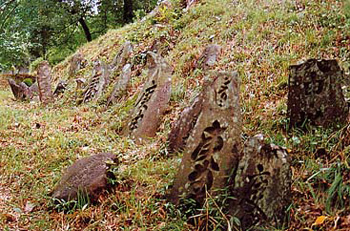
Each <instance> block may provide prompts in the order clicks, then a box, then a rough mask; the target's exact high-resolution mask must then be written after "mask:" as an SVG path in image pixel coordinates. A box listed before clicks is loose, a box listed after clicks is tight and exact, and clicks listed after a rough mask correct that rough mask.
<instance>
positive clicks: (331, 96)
mask: <svg viewBox="0 0 350 231" xmlns="http://www.w3.org/2000/svg"><path fill="white" fill-rule="evenodd" d="M342 77H343V71H342V70H341V69H340V67H339V65H338V63H337V61H336V60H316V59H310V60H307V61H306V62H304V63H303V64H300V65H292V66H290V74H289V93H288V116H289V118H290V125H291V126H300V125H302V124H304V123H305V122H306V121H309V122H310V123H311V124H313V125H317V126H326V127H327V126H330V125H334V124H335V123H344V122H345V121H346V118H347V116H348V113H349V109H348V106H347V104H346V102H345V99H344V96H343V93H342V89H341V85H340V81H341V80H342Z"/></svg>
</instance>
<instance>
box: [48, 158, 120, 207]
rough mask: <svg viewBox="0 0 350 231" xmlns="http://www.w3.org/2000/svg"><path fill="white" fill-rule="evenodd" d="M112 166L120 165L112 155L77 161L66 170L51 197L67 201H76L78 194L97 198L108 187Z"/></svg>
mask: <svg viewBox="0 0 350 231" xmlns="http://www.w3.org/2000/svg"><path fill="white" fill-rule="evenodd" d="M112 164H118V161H117V158H116V156H115V155H114V154H112V153H99V154H96V155H93V156H90V157H86V158H82V159H80V160H78V161H76V162H75V163H74V164H73V165H71V166H70V167H68V168H67V169H66V170H65V173H64V175H63V176H62V178H61V180H60V182H59V183H58V184H57V186H56V187H55V188H54V190H53V191H52V193H51V196H52V197H53V198H56V199H59V200H65V201H70V200H76V199H77V197H78V193H86V194H87V195H88V196H89V197H90V198H94V197H96V196H97V195H98V193H100V192H101V191H103V190H104V189H107V187H108V181H107V180H108V169H109V167H110V166H111V165H112Z"/></svg>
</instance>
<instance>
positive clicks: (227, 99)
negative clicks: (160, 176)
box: [169, 72, 242, 204]
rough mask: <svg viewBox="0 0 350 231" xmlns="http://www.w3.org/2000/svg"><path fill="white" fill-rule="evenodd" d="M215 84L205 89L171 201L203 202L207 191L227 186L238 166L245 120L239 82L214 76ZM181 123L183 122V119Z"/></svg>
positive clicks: (220, 74) (226, 75) (235, 78)
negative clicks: (191, 200)
mask: <svg viewBox="0 0 350 231" xmlns="http://www.w3.org/2000/svg"><path fill="white" fill-rule="evenodd" d="M212 76H213V79H214V80H213V82H212V83H206V84H205V86H204V89H203V93H202V94H201V96H200V97H202V99H201V100H202V101H203V102H202V103H201V104H202V106H201V108H200V112H199V114H198V118H197V119H195V120H190V121H188V122H189V123H191V122H194V123H195V124H194V126H193V129H192V130H191V131H189V133H190V135H189V137H188V140H187V143H186V146H185V148H184V155H183V158H182V162H181V165H180V168H179V171H178V173H177V176H176V178H175V182H174V186H173V188H172V191H171V193H170V195H169V200H170V201H171V202H173V203H175V204H178V203H179V200H180V199H181V198H192V199H194V200H196V201H197V202H198V203H199V204H202V203H203V202H204V199H205V197H206V191H208V192H212V190H213V189H221V188H223V187H224V186H226V184H227V181H228V178H229V176H230V173H231V171H232V169H233V168H234V166H236V165H237V164H238V161H239V157H240V151H241V131H242V121H241V120H242V119H241V109H240V105H239V88H240V80H239V77H238V74H237V73H236V72H218V73H213V74H212ZM180 120H181V119H180Z"/></svg>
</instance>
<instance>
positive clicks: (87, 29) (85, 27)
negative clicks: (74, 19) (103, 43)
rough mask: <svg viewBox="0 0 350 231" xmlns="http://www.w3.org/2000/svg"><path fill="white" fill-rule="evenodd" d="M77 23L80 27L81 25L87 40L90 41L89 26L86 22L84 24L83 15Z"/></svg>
mask: <svg viewBox="0 0 350 231" xmlns="http://www.w3.org/2000/svg"><path fill="white" fill-rule="evenodd" d="M79 23H80V25H81V27H82V28H83V30H84V33H85V37H86V40H87V41H88V42H90V41H92V37H91V32H90V29H89V27H88V26H87V24H86V22H85V20H84V18H83V17H81V18H80V19H79Z"/></svg>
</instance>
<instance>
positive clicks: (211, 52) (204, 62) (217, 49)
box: [197, 44, 222, 70]
mask: <svg viewBox="0 0 350 231" xmlns="http://www.w3.org/2000/svg"><path fill="white" fill-rule="evenodd" d="M221 49H222V48H221V46H219V45H217V44H211V45H208V46H207V47H206V48H205V49H204V51H203V54H202V55H201V57H199V59H198V62H197V66H198V67H200V68H202V69H203V70H208V69H209V68H210V67H212V66H214V65H215V63H216V60H217V58H218V56H219V55H220V53H221Z"/></svg>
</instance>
